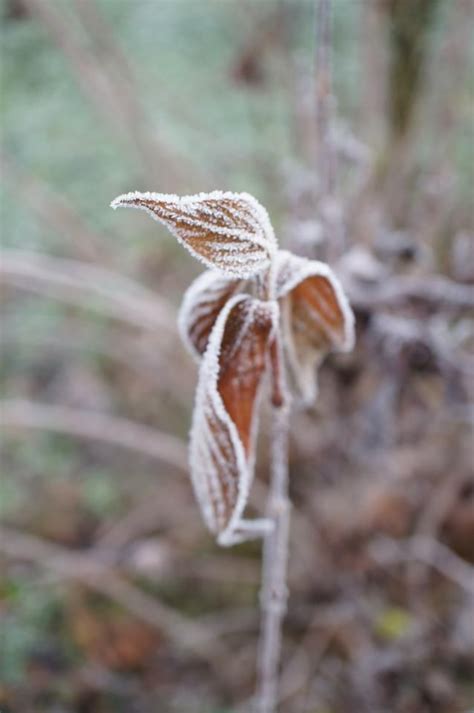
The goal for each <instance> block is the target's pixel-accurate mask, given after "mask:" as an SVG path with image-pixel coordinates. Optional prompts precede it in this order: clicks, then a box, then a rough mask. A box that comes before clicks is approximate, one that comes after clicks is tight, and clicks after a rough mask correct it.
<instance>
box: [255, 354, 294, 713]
mask: <svg viewBox="0 0 474 713" xmlns="http://www.w3.org/2000/svg"><path fill="white" fill-rule="evenodd" d="M272 366H273V376H274V381H278V389H277V391H278V393H279V394H280V395H281V397H282V398H281V400H278V401H276V400H275V399H274V401H273V409H272V434H271V486H270V497H269V503H268V517H269V518H270V519H271V520H272V521H273V525H274V526H273V529H272V531H271V532H270V533H269V534H268V535H267V536H266V537H265V540H264V547H263V574H262V591H261V607H262V629H261V635H260V648H259V659H258V677H259V682H258V692H257V711H258V713H274V711H275V710H276V704H277V698H278V671H279V664H280V650H281V628H282V621H283V617H284V615H285V612H286V603H287V598H288V590H287V585H286V571H287V560H288V535H289V526H290V502H289V499H288V434H289V415H290V399H289V396H288V393H287V389H286V383H285V371H284V364H283V359H282V349H281V342H280V340H278V341H275V346H274V353H273V355H272Z"/></svg>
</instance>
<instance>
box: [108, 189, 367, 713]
mask: <svg viewBox="0 0 474 713" xmlns="http://www.w3.org/2000/svg"><path fill="white" fill-rule="evenodd" d="M111 205H112V208H118V207H130V208H141V209H143V210H145V211H146V212H147V213H149V214H150V215H151V216H152V218H155V219H156V220H158V221H160V222H162V223H164V224H165V225H166V226H167V227H168V228H169V229H170V231H171V232H172V233H173V235H175V236H176V238H177V239H178V241H179V242H180V243H181V244H182V245H184V247H185V248H187V249H188V250H189V252H190V253H191V254H192V255H194V257H196V258H197V259H198V260H200V261H201V262H203V263H204V264H205V265H206V266H207V267H208V268H210V269H208V270H206V272H204V273H203V274H202V275H201V276H200V277H198V278H197V279H196V280H195V281H194V282H193V284H192V285H191V286H190V287H189V289H188V290H187V292H186V294H185V296H184V299H183V304H182V307H181V310H180V315H179V328H180V332H181V336H182V338H183V340H184V343H185V344H186V346H187V347H188V349H189V351H190V352H191V354H192V355H193V356H194V357H195V358H196V359H197V360H198V361H199V362H200V366H199V380H198V386H197V395H196V402H195V407H194V414H193V423H192V428H191V443H190V472H191V479H192V483H193V486H194V491H195V494H196V498H197V501H198V503H199V505H200V508H201V511H202V514H203V517H204V520H205V522H206V524H207V526H208V528H209V529H210V530H211V532H212V533H214V535H215V536H216V538H217V541H218V543H219V544H221V545H232V544H234V543H236V542H242V541H244V540H246V539H249V538H253V537H258V536H264V537H265V552H264V583H263V590H262V606H263V609H264V624H263V637H262V644H261V652H260V693H259V697H258V706H259V711H261V713H271V711H273V710H275V702H276V683H277V670H278V660H279V648H280V627H281V619H282V616H283V612H284V608H285V572H286V550H287V538H288V524H289V507H288V498H287V475H288V474H287V434H288V414H289V403H290V392H289V390H288V388H287V385H286V382H287V375H288V376H289V381H290V386H291V391H292V392H293V393H294V394H295V395H296V397H297V398H298V399H300V400H301V399H302V400H305V401H312V400H313V399H314V398H315V396H316V393H317V383H316V371H317V367H318V365H319V364H320V363H321V361H322V360H323V358H324V356H325V355H326V354H327V353H328V352H329V351H331V350H333V349H337V350H342V351H347V350H350V349H351V348H352V345H353V341H354V320H353V314H352V311H351V309H350V306H349V304H348V301H347V299H346V297H345V295H344V292H343V290H342V288H341V286H340V284H339V282H338V281H337V279H336V277H335V275H334V274H333V272H332V270H331V269H330V268H329V267H328V265H325V264H324V263H321V262H317V261H315V260H307V259H305V258H301V257H297V256H296V255H292V254H291V253H289V252H287V251H284V250H278V246H277V242H276V239H275V235H274V232H273V228H272V226H271V223H270V220H269V218H268V214H267V212H266V210H265V209H264V208H263V207H262V206H261V205H260V203H259V202H258V201H257V200H256V199H255V198H254V197H253V196H251V195H249V194H247V193H229V192H225V193H224V192H221V191H214V192H212V193H200V194H198V195H194V196H183V197H179V196H176V195H167V194H161V193H138V192H134V193H127V194H125V195H122V196H119V197H118V198H116V199H115V200H114V201H113V202H112V204H111ZM267 374H268V375H269V377H270V381H271V384H272V389H271V391H272V394H271V400H272V404H273V413H274V423H275V428H274V434H273V443H272V449H273V454H272V471H273V472H272V484H271V490H270V501H269V507H268V516H267V517H266V518H264V519H255V520H246V519H244V517H243V515H244V510H245V506H246V503H247V499H248V496H249V492H250V488H251V484H252V478H253V471H254V461H255V446H256V438H257V430H258V412H259V404H260V400H261V397H262V388H263V385H264V382H265V376H266V375H267Z"/></svg>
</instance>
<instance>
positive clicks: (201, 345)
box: [178, 270, 242, 360]
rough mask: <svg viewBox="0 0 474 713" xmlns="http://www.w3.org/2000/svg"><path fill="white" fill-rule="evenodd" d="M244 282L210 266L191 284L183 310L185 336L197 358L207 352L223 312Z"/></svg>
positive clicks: (180, 313)
mask: <svg viewBox="0 0 474 713" xmlns="http://www.w3.org/2000/svg"><path fill="white" fill-rule="evenodd" d="M241 285H242V281H241V280H234V279H231V278H229V277H226V276H225V275H222V274H221V273H220V272H217V271H216V270H206V271H205V272H203V273H202V275H199V277H197V278H196V279H195V280H194V282H193V283H192V284H191V285H190V287H188V289H187V290H186V292H185V295H184V297H183V302H182V304H181V309H180V311H179V317H178V325H179V330H180V333H181V338H182V340H183V342H184V343H185V345H186V347H187V348H188V350H189V352H190V353H191V354H192V356H194V357H195V358H196V359H198V360H199V359H200V357H201V356H202V355H203V354H204V352H205V351H206V347H207V342H208V340H209V335H210V333H211V330H212V328H213V326H214V324H215V322H216V319H217V317H218V316H219V312H220V311H221V309H222V308H223V307H224V305H225V303H226V302H227V300H228V299H230V297H232V295H234V294H235V293H236V292H237V290H239V288H240V287H241Z"/></svg>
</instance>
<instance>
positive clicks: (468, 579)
mask: <svg viewBox="0 0 474 713" xmlns="http://www.w3.org/2000/svg"><path fill="white" fill-rule="evenodd" d="M369 550H370V553H371V555H372V557H373V559H374V560H375V561H376V562H378V563H379V564H381V565H384V566H385V565H391V564H397V563H399V562H410V561H412V560H419V561H420V562H423V563H425V564H428V565H429V566H430V567H432V568H433V569H436V570H437V571H438V572H440V574H442V575H443V576H444V577H446V578H447V579H450V580H451V581H452V582H455V583H456V584H457V585H458V586H459V587H461V588H462V589H464V590H465V591H466V592H468V593H469V594H472V595H474V567H471V566H470V565H469V564H467V563H466V562H465V561H464V560H462V559H461V558H460V557H458V556H457V555H456V554H455V553H454V552H453V551H452V550H450V549H449V547H446V546H445V545H443V544H442V543H441V542H438V541H437V540H435V539H433V538H432V537H423V536H421V535H418V536H414V537H409V538H406V539H405V540H398V541H397V540H394V539H391V538H389V537H381V538H379V539H377V540H376V541H375V542H373V543H372V545H371V546H370V548H369Z"/></svg>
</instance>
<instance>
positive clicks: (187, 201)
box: [111, 191, 276, 278]
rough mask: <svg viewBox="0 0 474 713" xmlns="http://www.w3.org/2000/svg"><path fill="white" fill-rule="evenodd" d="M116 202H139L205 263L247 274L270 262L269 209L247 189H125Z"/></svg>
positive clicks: (272, 239)
mask: <svg viewBox="0 0 474 713" xmlns="http://www.w3.org/2000/svg"><path fill="white" fill-rule="evenodd" d="M111 206H112V208H118V207H122V206H124V207H131V208H141V209H143V210H145V211H146V212H147V213H149V214H150V215H151V216H152V218H155V219H156V220H158V221H160V222H162V223H164V224H165V225H166V226H167V227H168V228H169V230H170V231H171V233H173V235H174V236H175V237H176V238H177V239H178V240H179V242H180V243H182V244H183V245H184V246H185V247H186V248H187V249H188V250H189V252H190V253H191V254H192V255H194V257H196V258H197V259H198V260H201V261H202V262H203V263H204V264H205V265H207V267H210V268H214V269H218V270H220V271H221V272H223V273H224V274H226V275H229V276H231V277H237V278H246V277H251V276H252V275H256V274H257V273H259V272H261V271H262V270H264V269H265V268H267V267H268V266H269V265H270V261H271V257H272V255H273V254H274V252H275V249H276V241H275V236H274V233H273V229H272V226H271V224H270V220H269V218H268V214H267V212H266V210H265V208H263V206H261V205H260V203H259V202H258V201H257V200H256V199H255V198H254V197H253V196H251V195H249V194H248V193H230V192H225V193H224V192H222V191H213V192H212V193H198V194H197V195H194V196H176V195H172V194H164V193H138V192H134V193H127V194H124V195H122V196H119V197H118V198H116V199H115V200H114V201H112V203H111Z"/></svg>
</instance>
